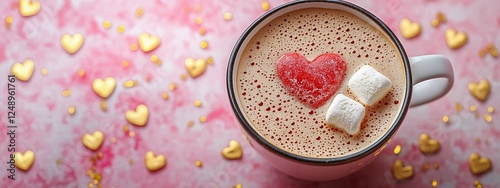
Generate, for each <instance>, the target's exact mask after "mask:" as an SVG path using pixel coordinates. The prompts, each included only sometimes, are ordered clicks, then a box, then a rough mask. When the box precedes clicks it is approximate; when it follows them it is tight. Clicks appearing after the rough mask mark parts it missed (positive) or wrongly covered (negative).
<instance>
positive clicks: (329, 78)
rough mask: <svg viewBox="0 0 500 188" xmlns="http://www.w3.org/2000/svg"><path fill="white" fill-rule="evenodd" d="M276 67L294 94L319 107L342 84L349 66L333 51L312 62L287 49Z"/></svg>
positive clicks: (288, 88) (283, 81)
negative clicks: (288, 51)
mask: <svg viewBox="0 0 500 188" xmlns="http://www.w3.org/2000/svg"><path fill="white" fill-rule="evenodd" d="M276 68H277V71H278V77H279V78H280V79H281V81H282V83H283V85H285V88H286V89H287V90H288V92H290V94H291V95H293V96H295V97H296V98H297V99H298V100H299V101H301V102H302V103H304V104H306V105H308V106H310V107H312V108H318V107H320V106H321V105H323V104H324V103H325V102H326V101H327V100H328V99H330V97H331V96H332V95H333V94H335V92H337V90H338V89H339V88H340V85H341V84H342V81H343V80H344V77H345V72H346V69H347V66H346V64H345V62H344V60H342V59H341V58H340V56H339V55H337V54H334V53H325V54H321V55H320V56H318V57H316V59H314V60H313V61H312V62H311V61H308V60H307V59H306V58H305V57H303V56H302V55H300V54H298V53H288V54H285V55H283V56H281V57H280V58H279V59H278V62H276Z"/></svg>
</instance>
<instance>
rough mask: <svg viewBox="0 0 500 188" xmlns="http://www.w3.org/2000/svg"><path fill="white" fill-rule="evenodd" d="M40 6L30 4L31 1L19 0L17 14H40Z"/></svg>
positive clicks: (37, 3)
mask: <svg viewBox="0 0 500 188" xmlns="http://www.w3.org/2000/svg"><path fill="white" fill-rule="evenodd" d="M40 8H41V5H40V3H39V2H36V1H34V2H31V0H19V13H21V15H22V16H33V15H35V14H37V13H38V12H40Z"/></svg>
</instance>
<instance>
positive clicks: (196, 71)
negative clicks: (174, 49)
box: [184, 58, 207, 78]
mask: <svg viewBox="0 0 500 188" xmlns="http://www.w3.org/2000/svg"><path fill="white" fill-rule="evenodd" d="M184 66H186V70H187V71H188V73H189V75H190V76H191V77H193V78H196V77H198V76H200V75H201V74H203V73H204V72H205V70H206V69H207V62H206V61H205V60H204V59H197V60H196V61H195V60H194V59H193V58H187V59H186V60H185V61H184Z"/></svg>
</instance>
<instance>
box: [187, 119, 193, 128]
mask: <svg viewBox="0 0 500 188" xmlns="http://www.w3.org/2000/svg"><path fill="white" fill-rule="evenodd" d="M187 126H188V127H190V128H191V127H193V126H194V121H193V120H191V121H189V122H188V123H187Z"/></svg>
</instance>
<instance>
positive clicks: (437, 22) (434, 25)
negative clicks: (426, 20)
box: [431, 19, 439, 27]
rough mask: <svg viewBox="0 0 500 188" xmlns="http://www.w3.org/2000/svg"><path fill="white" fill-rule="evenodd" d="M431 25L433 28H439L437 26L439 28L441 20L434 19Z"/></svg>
mask: <svg viewBox="0 0 500 188" xmlns="http://www.w3.org/2000/svg"><path fill="white" fill-rule="evenodd" d="M431 25H432V26H433V27H437V26H439V20H438V19H432V21H431Z"/></svg>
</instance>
